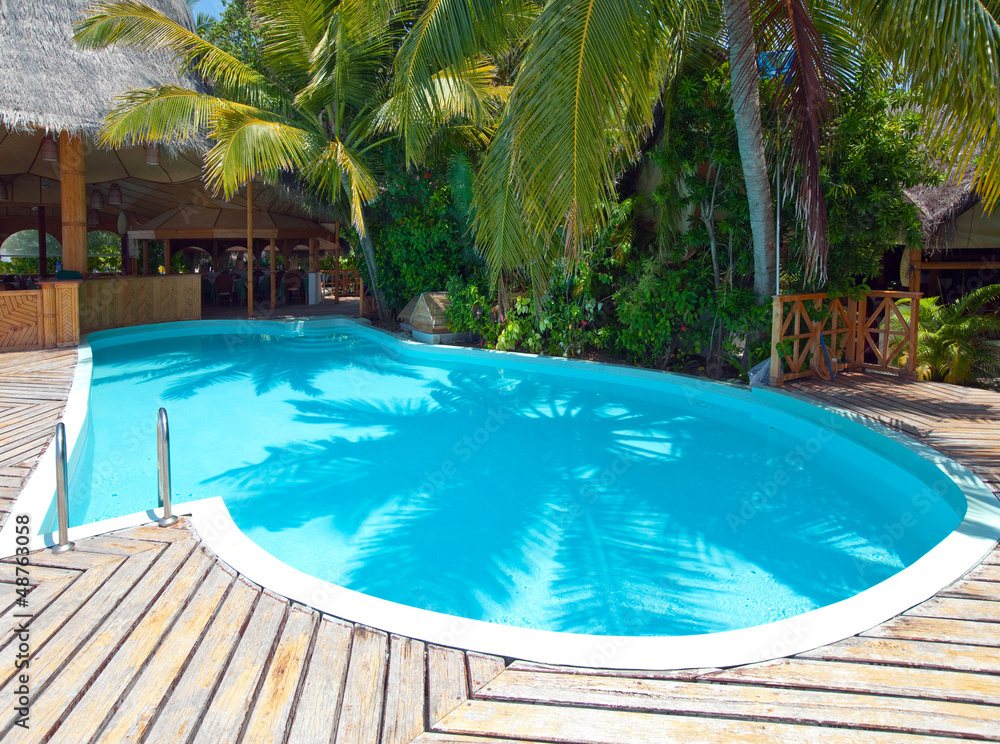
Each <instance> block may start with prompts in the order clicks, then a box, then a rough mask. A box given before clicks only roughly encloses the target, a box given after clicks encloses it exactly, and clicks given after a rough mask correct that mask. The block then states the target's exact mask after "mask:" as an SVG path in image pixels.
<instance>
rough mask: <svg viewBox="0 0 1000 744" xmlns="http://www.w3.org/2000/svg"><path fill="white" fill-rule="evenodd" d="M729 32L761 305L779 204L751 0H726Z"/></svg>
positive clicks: (768, 285)
mask: <svg viewBox="0 0 1000 744" xmlns="http://www.w3.org/2000/svg"><path fill="white" fill-rule="evenodd" d="M724 4H725V8H726V26H727V27H728V29H729V74H730V80H731V81H732V88H733V93H732V95H733V111H734V112H735V114H736V135H737V138H738V139H739V144H740V159H741V160H742V161H743V178H744V180H745V181H746V185H747V201H748V202H749V206H750V227H751V230H752V231H753V289H754V295H755V296H756V297H757V301H758V302H760V303H764V302H767V300H768V298H770V297H771V295H772V294H773V293H774V291H775V254H776V246H777V241H776V239H775V228H774V205H773V203H772V202H771V179H770V177H769V176H768V174H767V163H766V162H765V159H764V133H763V130H762V128H761V123H760V88H759V84H758V81H757V46H756V43H755V42H754V33H753V20H752V18H751V17H750V5H749V2H748V0H724Z"/></svg>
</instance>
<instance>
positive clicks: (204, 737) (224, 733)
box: [192, 592, 288, 744]
mask: <svg viewBox="0 0 1000 744" xmlns="http://www.w3.org/2000/svg"><path fill="white" fill-rule="evenodd" d="M287 611H288V605H287V604H286V603H285V602H282V601H281V600H279V599H275V598H274V597H272V596H271V595H270V594H268V593H266V592H264V593H262V594H261V596H260V600H259V601H258V602H257V606H256V607H255V608H254V611H253V616H252V617H251V618H250V623H249V624H248V625H247V627H246V630H245V631H244V632H243V634H242V637H241V638H240V642H239V646H237V648H236V651H235V653H234V654H233V657H232V659H231V660H230V661H229V664H228V665H227V667H226V671H225V674H224V675H223V677H222V680H221V682H220V683H219V687H218V689H217V690H216V691H215V694H214V695H213V696H212V700H211V702H210V703H209V705H208V710H207V711H206V713H205V717H204V719H203V720H202V722H201V725H200V726H199V727H198V730H197V732H196V733H195V736H194V739H192V742H194V744H227V743H230V744H231V743H232V742H236V741H238V740H239V736H240V732H241V730H242V726H243V721H244V719H245V718H246V715H247V712H248V711H249V710H250V706H251V705H252V704H253V698H254V694H255V692H256V690H257V685H258V682H259V681H260V678H261V675H263V673H264V669H265V667H266V665H267V660H268V657H269V656H270V654H271V648H272V647H273V646H274V642H275V640H276V639H277V637H278V631H279V629H280V628H281V624H282V622H283V621H284V619H285V614H286V612H287Z"/></svg>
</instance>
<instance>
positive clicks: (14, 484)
mask: <svg viewBox="0 0 1000 744" xmlns="http://www.w3.org/2000/svg"><path fill="white" fill-rule="evenodd" d="M75 370H76V351H75V350H73V349H44V350H38V351H23V352H6V353H2V354H0V490H2V491H3V492H2V493H0V496H2V498H3V503H0V527H2V526H3V524H4V522H5V521H6V519H7V514H9V513H10V511H11V509H12V508H13V498H14V497H15V496H16V495H17V494H18V493H20V491H21V488H23V486H24V484H25V482H26V481H27V479H28V476H29V475H30V474H31V472H32V471H33V470H34V468H35V466H36V465H37V463H38V460H39V459H40V458H41V456H42V453H43V452H44V451H45V448H46V447H47V446H48V444H49V442H50V441H51V439H52V436H53V433H54V432H55V427H56V424H57V423H59V419H60V417H61V416H62V411H63V409H64V408H65V406H66V398H67V396H68V395H69V390H70V387H71V385H72V383H73V374H74V372H75Z"/></svg>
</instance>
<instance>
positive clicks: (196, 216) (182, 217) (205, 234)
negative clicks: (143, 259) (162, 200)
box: [129, 200, 329, 245]
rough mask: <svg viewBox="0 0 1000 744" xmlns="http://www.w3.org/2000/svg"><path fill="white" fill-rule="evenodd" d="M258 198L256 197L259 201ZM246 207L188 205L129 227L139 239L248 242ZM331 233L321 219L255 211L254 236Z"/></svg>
mask: <svg viewBox="0 0 1000 744" xmlns="http://www.w3.org/2000/svg"><path fill="white" fill-rule="evenodd" d="M255 201H256V200H255ZM246 219H247V216H246V208H245V207H244V208H242V209H238V208H234V207H233V206H231V205H226V204H223V205H214V204H212V205H204V204H185V205H183V206H180V207H177V208H175V209H171V210H169V211H167V212H164V213H163V214H161V215H159V216H157V217H154V218H153V219H151V220H149V221H148V222H145V223H143V224H142V225H138V226H137V227H135V228H132V229H131V230H129V237H131V238H133V239H135V240H167V239H171V240H189V241H193V240H199V239H200V240H242V241H243V244H244V245H246V238H247V229H246ZM327 235H329V232H328V231H327V229H326V228H325V227H323V226H322V225H320V224H319V223H318V222H314V221H312V220H309V219H305V218H303V217H296V216H293V215H289V214H282V213H281V212H271V211H268V210H266V209H254V210H253V237H254V239H264V240H270V239H273V240H308V239H309V238H320V237H326V236H327Z"/></svg>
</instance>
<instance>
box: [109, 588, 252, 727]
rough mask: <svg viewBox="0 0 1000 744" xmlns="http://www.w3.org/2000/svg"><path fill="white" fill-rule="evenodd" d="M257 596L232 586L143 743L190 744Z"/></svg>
mask: <svg viewBox="0 0 1000 744" xmlns="http://www.w3.org/2000/svg"><path fill="white" fill-rule="evenodd" d="M259 595H260V591H259V589H258V588H257V587H255V586H252V585H251V584H250V583H249V582H247V581H244V580H242V579H240V580H237V581H235V582H234V583H233V586H232V588H231V589H230V591H229V594H228V595H227V596H226V600H225V602H223V605H222V608H221V610H220V611H219V614H218V616H217V617H216V618H215V619H214V620H213V621H212V623H211V625H210V626H209V628H208V630H207V631H206V632H205V636H204V638H203V639H202V640H201V642H200V643H199V644H198V647H197V650H196V651H195V653H194V656H193V657H192V658H191V661H190V663H189V664H188V665H187V667H186V669H185V670H184V671H183V673H182V674H181V677H180V679H179V680H178V681H177V685H176V687H175V688H174V690H173V692H171V693H170V695H169V697H168V698H167V701H166V703H165V704H164V705H162V706H161V707H160V709H159V711H157V715H156V717H155V720H153V721H152V722H151V723H150V725H149V733H148V734H147V736H146V739H145V742H149V744H175V743H176V742H179V741H184V742H186V741H188V740H189V737H190V736H191V733H192V732H193V731H194V728H195V727H196V726H197V725H198V722H199V720H200V717H201V715H202V713H203V711H204V710H205V708H206V706H207V705H208V701H209V698H210V697H211V695H212V692H213V691H214V690H215V686H216V683H217V681H218V679H219V677H220V676H221V675H222V674H223V672H224V671H225V669H226V664H227V663H228V662H229V657H230V655H231V653H232V651H233V649H234V648H235V646H236V644H237V643H238V642H239V640H240V638H241V637H242V634H243V631H244V629H245V627H246V624H247V622H248V620H249V618H250V615H251V613H252V612H253V608H254V606H255V604H256V601H257V597H258V596H259ZM101 741H103V742H105V743H106V744H116V742H117V741H120V740H116V739H112V738H102V739H101Z"/></svg>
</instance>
